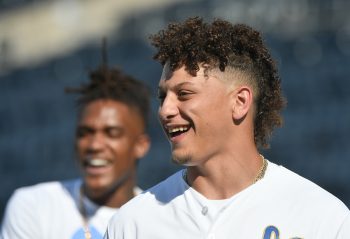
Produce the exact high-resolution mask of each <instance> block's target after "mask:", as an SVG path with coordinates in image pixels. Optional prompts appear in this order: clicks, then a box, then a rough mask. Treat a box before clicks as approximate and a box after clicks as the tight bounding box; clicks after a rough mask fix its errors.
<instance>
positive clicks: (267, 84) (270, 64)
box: [150, 17, 286, 148]
mask: <svg viewBox="0 0 350 239" xmlns="http://www.w3.org/2000/svg"><path fill="white" fill-rule="evenodd" d="M150 40H151V44H152V45H153V46H154V47H156V48H157V50H158V52H157V53H156V54H155V55H154V57H153V58H154V59H155V60H157V61H158V62H160V63H161V64H162V65H163V66H164V65H165V64H169V67H170V69H171V70H172V71H175V70H177V69H179V68H180V67H182V66H185V70H186V71H187V72H188V73H189V74H191V75H193V76H195V75H196V73H197V72H198V70H199V66H200V65H203V66H204V68H205V70H208V69H214V68H215V69H219V70H220V71H222V72H225V69H226V68H228V69H233V70H234V71H240V72H243V73H245V74H246V75H247V76H248V78H249V82H250V84H251V85H252V87H253V92H254V94H255V98H254V100H255V107H256V108H255V119H254V140H255V143H256V145H257V146H258V147H263V148H268V147H269V144H268V139H269V138H270V136H271V133H272V131H273V129H274V128H275V127H280V126H281V125H282V116H281V115H280V112H281V110H282V109H283V107H284V106H285V103H286V101H285V99H284V97H283V95H282V90H281V80H280V78H279V76H278V72H277V68H276V65H275V63H274V61H273V60H272V57H271V55H270V53H269V51H268V49H267V48H266V46H265V45H264V43H263V40H262V37H261V34H260V33H259V32H258V31H256V30H254V29H252V28H251V27H249V26H247V25H244V24H236V25H233V24H231V23H230V22H227V21H224V20H221V19H215V20H214V21H213V22H212V23H210V24H209V23H205V22H203V19H202V18H200V17H193V18H188V19H187V20H185V21H184V22H183V23H170V24H169V25H168V27H167V29H165V30H161V31H159V32H158V33H157V34H154V35H151V36H150ZM228 72H229V73H231V72H232V71H228Z"/></svg>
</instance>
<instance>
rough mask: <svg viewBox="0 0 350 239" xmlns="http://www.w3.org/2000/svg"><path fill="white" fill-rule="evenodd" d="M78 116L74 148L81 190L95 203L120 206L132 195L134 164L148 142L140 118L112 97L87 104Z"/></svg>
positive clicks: (141, 155)
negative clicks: (76, 155) (80, 178)
mask: <svg viewBox="0 0 350 239" xmlns="http://www.w3.org/2000/svg"><path fill="white" fill-rule="evenodd" d="M79 118H80V120H79V122H78V126H77V133H76V150H77V154H78V162H79V165H80V167H81V171H82V174H83V181H84V192H85V194H86V195H87V196H88V197H89V198H90V199H92V200H93V201H95V202H96V203H98V204H101V205H106V206H110V207H120V206H121V205H123V204H124V203H125V202H127V201H128V200H129V199H131V198H132V197H133V196H134V191H133V189H134V187H135V183H136V163H137V160H138V159H140V158H141V157H143V156H144V155H145V154H146V153H147V151H148V149H149V145H150V142H149V138H148V136H147V135H146V134H145V132H144V130H145V129H144V123H143V121H142V118H141V116H140V115H139V114H138V112H137V111H136V110H135V109H134V108H130V107H129V106H127V105H126V104H124V103H121V102H118V101H114V100H96V101H93V102H91V103H89V104H87V105H86V106H85V107H84V108H83V109H82V112H81V114H80V117H79Z"/></svg>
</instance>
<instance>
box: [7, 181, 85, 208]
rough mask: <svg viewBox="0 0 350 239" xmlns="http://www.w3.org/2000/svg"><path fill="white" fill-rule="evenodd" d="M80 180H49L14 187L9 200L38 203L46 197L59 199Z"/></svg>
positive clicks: (68, 192)
mask: <svg viewBox="0 0 350 239" xmlns="http://www.w3.org/2000/svg"><path fill="white" fill-rule="evenodd" d="M79 183H80V180H78V179H74V180H67V181H50V182H42V183H38V184H35V185H31V186H24V187H20V188H18V189H16V190H15V191H14V193H13V195H12V196H11V198H10V200H11V201H15V202H17V201H23V202H27V203H29V202H33V203H35V204H39V203H40V202H43V201H46V200H48V199H54V198H57V199H60V198H61V197H67V196H69V195H70V194H71V192H72V191H73V190H74V188H75V187H76V185H78V184H79Z"/></svg>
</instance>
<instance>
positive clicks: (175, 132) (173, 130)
mask: <svg viewBox="0 0 350 239" xmlns="http://www.w3.org/2000/svg"><path fill="white" fill-rule="evenodd" d="M189 129H190V127H189V126H176V127H169V128H167V133H168V135H169V137H170V138H174V137H177V136H179V135H181V134H183V133H186V132H187V131H188V130H189Z"/></svg>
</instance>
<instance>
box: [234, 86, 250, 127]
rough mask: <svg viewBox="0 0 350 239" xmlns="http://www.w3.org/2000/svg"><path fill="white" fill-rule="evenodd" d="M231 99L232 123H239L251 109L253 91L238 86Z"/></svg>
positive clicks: (246, 87)
mask: <svg viewBox="0 0 350 239" xmlns="http://www.w3.org/2000/svg"><path fill="white" fill-rule="evenodd" d="M233 97H234V104H233V108H232V118H233V120H234V121H239V120H241V119H243V118H244V117H245V116H246V115H247V114H248V112H249V109H250V108H251V107H252V103H253V91H252V89H251V88H250V87H248V86H240V87H238V88H237V89H236V90H235V93H234V95H233Z"/></svg>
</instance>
